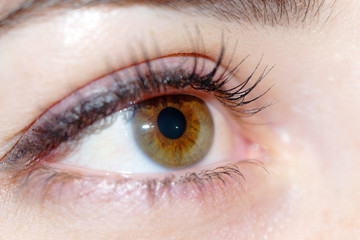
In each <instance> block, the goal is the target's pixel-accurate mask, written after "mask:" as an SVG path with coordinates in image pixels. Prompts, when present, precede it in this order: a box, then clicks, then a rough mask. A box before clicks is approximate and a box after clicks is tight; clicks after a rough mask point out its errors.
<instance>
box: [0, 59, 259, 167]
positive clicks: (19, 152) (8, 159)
mask: <svg viewBox="0 0 360 240" xmlns="http://www.w3.org/2000/svg"><path fill="white" fill-rule="evenodd" d="M220 56H222V55H220ZM195 59H200V58H199V56H196V57H195ZM221 61H222V60H221V57H220V60H219V61H218V63H217V64H218V65H216V66H220V63H221ZM195 63H198V62H197V61H195ZM195 65H196V64H195ZM144 66H145V69H147V65H146V63H145V65H144ZM198 66H200V67H201V64H199V65H198ZM148 70H149V69H148ZM209 72H211V71H209ZM174 74H175V75H176V74H179V72H174ZM189 74H190V75H191V74H193V73H189ZM210 75H211V76H212V77H213V75H215V74H210ZM110 76H111V75H110ZM110 76H109V77H110ZM221 76H224V75H223V74H221V75H220V77H221ZM171 78H172V77H170V79H171ZM108 79H110V80H114V78H111V77H110V78H108ZM115 80H116V79H115ZM205 80H206V79H205ZM258 81H259V80H258ZM97 82H98V80H97V81H95V82H93V83H95V84H96V83H97ZM115 82H116V81H115ZM168 84H169V82H168ZM188 84H191V82H190V83H188ZM90 85H91V84H90ZM170 85H171V84H170ZM87 86H88V85H87ZM87 86H85V88H86V87H87ZM114 86H115V87H118V89H121V88H122V87H124V86H120V88H119V86H118V85H117V84H115V85H114ZM206 86H209V85H206ZM244 86H246V84H245V85H242V87H244ZM125 87H126V86H125ZM182 87H185V86H182ZM83 89H84V88H81V89H80V90H83ZM219 89H222V88H219ZM107 90H108V89H105V91H104V92H106V91H107ZM209 90H210V89H209ZM212 90H213V91H215V90H216V89H212ZM235 90H236V89H235ZM75 93H77V91H76V92H75ZM77 94H78V93H77ZM230 95H231V94H230ZM245 95H247V94H245ZM109 96H110V95H109V94H108V93H107V94H106V95H105V97H109ZM75 97H76V94H75ZM98 97H100V98H102V95H101V94H100V95H98ZM103 97H104V96H103ZM113 97H115V98H116V97H119V96H116V94H114V95H113ZM67 99H68V97H67V98H65V100H67ZM105 100H106V99H105ZM128 100H129V99H128ZM240 100H241V99H240ZM90 103H91V101H90ZM110 104H112V103H111V102H110ZM55 106H57V105H55ZM81 106H82V107H84V106H86V101H85V104H83V105H81ZM55 109H56V108H55ZM113 110H114V109H113ZM55 111H56V110H55ZM72 111H79V110H76V109H73V110H72ZM72 111H70V112H69V111H67V112H65V114H70V115H73V116H74V117H75V118H76V117H79V116H80V115H79V116H76V115H77V113H76V112H72ZM80 111H81V110H80ZM89 113H91V112H89ZM45 114H46V113H45ZM70 115H69V116H70ZM106 115H108V114H106V113H100V114H99V113H96V118H95V119H93V120H92V121H94V122H96V121H97V120H99V119H102V118H104V117H106ZM45 116H46V115H45ZM54 116H55V119H53V120H50V121H49V122H47V120H48V119H46V118H47V117H48V116H47V117H44V116H42V117H40V118H39V120H41V121H42V122H41V121H40V122H39V120H38V121H37V122H35V124H38V125H41V124H42V125H43V127H44V126H45V128H46V126H47V127H48V129H53V128H54V127H55V126H51V125H50V126H48V125H46V124H48V123H50V124H51V122H55V123H56V122H59V121H60V122H61V121H62V120H61V119H66V117H65V116H63V115H61V114H60V115H59V114H58V115H54ZM64 117H65V118H64ZM80 117H81V116H80ZM50 118H51V111H50ZM56 118H57V119H56ZM79 121H80V122H79V123H81V124H85V123H84V122H85V121H83V120H81V119H80V120H79ZM44 124H45V125H44ZM57 126H58V125H57ZM65 127H67V126H65ZM35 130H36V127H35ZM39 130H40V132H39V133H38V138H37V141H40V142H41V141H42V142H41V143H40V145H37V146H38V147H39V149H38V152H39V154H40V153H41V152H42V151H43V150H44V149H43V145H44V144H45V145H48V144H49V146H50V148H52V147H51V144H53V143H51V142H49V141H51V140H52V138H53V137H54V134H56V133H55V132H54V133H52V132H51V131H50V132H48V134H50V135H48V136H43V135H46V134H45V133H46V132H47V131H46V130H45V132H43V130H41V128H40V129H37V130H36V131H39ZM75 130H76V129H75ZM29 131H30V135H26V133H25V135H24V136H23V137H22V138H21V139H20V142H22V145H20V146H18V144H17V145H16V146H15V147H14V149H12V151H10V152H9V153H8V154H7V155H6V156H5V157H4V159H3V160H2V162H3V163H4V162H5V163H7V165H8V166H10V167H11V169H13V168H14V167H15V168H19V165H22V166H23V167H24V166H27V165H29V164H31V163H33V161H34V160H35V159H29V158H31V154H30V153H31V152H34V151H35V152H36V150H34V149H31V151H30V152H29V150H27V148H29V147H32V148H33V147H34V146H32V144H31V141H33V140H32V138H34V135H33V134H36V132H33V131H34V128H33V129H32V128H30V129H29V130H28V131H27V132H29ZM67 131H68V130H67ZM67 133H70V132H67ZM55 137H57V138H64V137H65V139H64V140H66V138H67V137H66V135H65V136H63V137H61V136H55ZM35 139H36V138H35ZM46 142H48V143H47V144H46ZM56 144H57V143H56ZM16 147H17V149H16ZM54 147H56V146H54ZM24 154H25V155H26V156H28V157H24ZM39 157H40V155H38V156H33V158H39ZM22 158H25V162H21V163H19V162H18V161H17V160H19V159H22Z"/></svg>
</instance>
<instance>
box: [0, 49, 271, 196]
mask: <svg viewBox="0 0 360 240" xmlns="http://www.w3.org/2000/svg"><path fill="white" fill-rule="evenodd" d="M224 54H225V47H224V46H222V47H221V50H220V54H219V57H218V58H217V61H216V64H215V66H214V68H213V69H212V70H211V71H210V73H208V74H205V75H199V74H197V73H196V69H197V67H198V63H199V61H198V59H200V58H206V57H204V56H203V55H201V54H200V53H191V54H182V55H174V56H191V57H193V58H194V66H193V71H192V72H191V73H186V72H184V71H181V70H179V69H176V70H175V71H174V70H172V69H166V66H165V69H166V70H165V71H162V72H153V71H152V65H151V64H152V62H151V61H150V60H147V61H145V62H144V63H145V64H146V66H147V73H146V72H143V71H142V69H140V68H138V65H139V63H134V64H133V65H132V67H134V68H135V69H136V75H137V76H136V77H135V79H134V81H125V82H126V83H124V84H121V82H122V81H121V79H119V77H118V75H116V72H115V71H114V73H113V74H111V75H110V76H111V78H112V81H113V82H114V83H115V84H114V88H112V89H108V91H106V92H105V93H100V94H97V95H95V96H91V97H88V98H86V99H85V100H84V99H82V100H81V101H79V102H78V103H76V104H75V105H74V107H72V108H70V109H67V110H65V111H63V112H61V113H55V114H52V113H51V112H50V110H49V111H47V112H45V113H44V114H43V115H42V116H41V117H40V118H39V119H38V121H39V120H40V119H42V118H43V117H44V116H45V114H47V113H50V117H48V118H46V119H45V120H43V121H40V123H37V122H38V121H36V122H35V123H34V124H33V125H32V126H30V127H29V128H28V130H27V131H26V132H29V131H30V130H31V131H30V134H29V135H26V134H24V135H23V136H22V137H21V139H20V140H19V141H18V143H17V144H16V145H15V147H14V148H13V149H12V150H11V151H10V152H9V153H8V154H7V155H5V157H4V158H3V159H2V160H0V163H1V164H2V165H3V167H4V169H5V170H7V169H10V170H13V169H15V171H16V172H19V173H20V172H21V173H24V172H25V173H26V174H19V177H20V175H22V176H23V177H25V178H24V179H23V180H24V181H22V184H21V185H22V186H25V185H27V183H29V182H30V181H31V179H34V177H35V176H36V179H37V180H38V178H39V176H41V175H42V173H43V174H44V175H43V177H45V178H46V179H45V181H43V183H42V184H44V186H49V185H52V184H55V183H56V182H57V180H60V182H61V181H63V180H64V176H66V179H68V180H69V179H77V178H78V177H77V176H76V175H70V174H67V173H60V172H58V171H52V170H51V169H48V168H47V167H46V166H40V167H36V166H37V163H38V162H39V161H40V160H41V159H42V158H44V157H47V156H51V153H52V151H54V150H56V149H57V148H58V147H59V146H60V145H62V144H63V143H71V144H74V143H75V144H76V143H77V142H79V140H80V139H81V138H82V136H84V135H87V134H89V132H91V131H93V130H96V129H99V128H102V127H104V126H106V125H107V121H106V120H107V119H108V117H109V116H110V115H112V114H113V113H114V112H116V111H119V110H121V109H126V108H127V109H130V110H133V108H134V106H136V104H137V103H138V102H139V101H142V100H144V99H142V96H144V95H145V94H149V95H151V96H152V97H154V95H156V94H158V95H159V94H167V92H168V88H171V89H175V90H182V89H186V88H187V87H190V88H191V89H193V90H195V91H199V90H200V91H204V92H206V93H208V94H209V93H211V94H212V95H213V96H214V97H215V98H217V99H218V100H219V101H220V102H221V103H223V104H224V105H225V106H226V107H228V108H229V109H231V110H232V111H233V112H235V113H236V114H250V115H252V114H255V113H257V112H259V111H261V110H262V109H264V108H265V107H267V105H262V106H260V107H258V108H254V109H243V108H241V107H242V106H243V105H246V104H249V103H251V102H253V101H256V100H257V99H259V98H260V97H262V96H263V95H264V94H266V92H267V91H268V90H267V91H265V92H263V93H262V94H260V95H258V96H257V97H254V98H252V99H250V100H246V98H247V96H248V95H249V94H250V93H251V92H252V91H253V90H254V89H255V87H256V86H257V85H258V84H259V83H260V81H261V80H262V79H263V78H264V77H265V76H266V75H267V74H268V73H269V71H270V70H271V69H268V68H267V67H265V68H264V70H263V71H262V73H261V74H260V76H259V77H258V78H257V79H256V81H255V82H254V83H253V84H252V85H251V86H249V87H247V86H248V85H249V83H250V81H251V80H252V78H253V76H254V73H255V72H256V71H257V70H258V67H259V65H260V62H261V60H260V62H259V64H258V65H257V66H256V67H255V69H254V70H253V72H252V73H251V74H250V76H248V77H247V78H246V79H245V80H244V81H243V82H242V83H240V84H239V85H237V86H235V87H232V88H230V89H228V88H226V86H227V83H228V81H229V80H230V79H231V78H232V76H233V75H234V74H235V73H236V72H237V71H238V68H239V67H240V65H241V64H242V63H243V62H244V60H245V59H243V60H242V61H241V62H240V63H239V64H238V65H237V66H235V67H234V68H233V69H231V70H230V71H229V69H230V65H231V61H230V62H229V63H228V64H226V65H225V67H224V71H223V72H221V73H220V75H219V74H218V73H219V71H220V70H219V69H220V66H222V65H223V60H224ZM129 82H131V83H132V84H129ZM65 99H66V98H65ZM60 103H61V102H60ZM129 103H131V104H129ZM110 121H111V118H110ZM86 130H87V131H86ZM66 145H67V146H70V144H66ZM66 150H68V149H66V147H65V151H66ZM244 162H246V161H244ZM252 163H253V162H252ZM40 165H41V164H40ZM40 169H42V171H40ZM35 170H37V171H35ZM51 172H52V173H51ZM45 173H46V174H45ZM233 176H240V179H244V177H243V175H242V173H241V172H240V171H239V169H238V167H237V165H236V164H234V165H228V166H225V167H222V168H216V169H214V170H211V171H203V172H200V173H189V174H186V175H185V176H183V177H181V178H178V179H175V177H174V176H170V177H166V178H165V179H162V180H155V182H154V179H152V180H151V179H150V180H146V181H145V182H143V184H144V185H145V186H147V187H148V188H149V190H151V189H152V188H151V186H153V185H154V184H155V185H157V186H158V187H159V186H162V188H161V189H163V190H164V189H165V188H167V187H169V186H170V185H171V184H183V183H187V182H192V183H193V184H194V185H195V186H196V187H197V188H199V187H201V186H203V185H204V183H205V182H213V180H214V179H215V178H216V179H218V180H220V181H221V182H222V183H223V184H225V181H224V178H226V179H227V178H233ZM19 177H14V179H19ZM93 179H94V180H95V179H96V177H94V178H93ZM174 179H175V180H174ZM117 182H118V181H117ZM170 183H171V184H170ZM47 189H48V187H47ZM157 190H159V189H158V188H157ZM151 191H155V190H154V189H153V190H151ZM150 195H156V193H155V192H153V193H151V194H150Z"/></svg>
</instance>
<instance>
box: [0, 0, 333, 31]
mask: <svg viewBox="0 0 360 240" xmlns="http://www.w3.org/2000/svg"><path fill="white" fill-rule="evenodd" d="M335 2H336V0H25V1H23V3H22V4H20V5H19V6H17V7H16V8H15V9H13V10H12V11H10V12H9V13H7V14H6V15H5V17H4V18H2V19H0V32H2V31H4V30H6V29H10V28H12V27H14V26H16V25H18V24H20V23H22V22H24V21H25V20H27V19H29V18H33V17H36V16H39V15H43V14H44V13H45V15H46V12H47V10H53V9H55V10H56V9H78V8H84V7H94V6H99V5H101V6H117V7H122V6H131V5H137V4H145V5H148V6H155V7H167V8H170V9H173V10H175V11H179V12H185V13H188V14H190V15H194V16H199V14H200V15H204V16H206V17H212V18H217V19H220V20H222V21H227V22H237V23H239V24H240V25H242V26H245V27H247V26H248V25H249V24H250V25H253V26H256V25H263V26H272V27H275V26H304V25H313V24H314V22H315V23H319V20H320V19H324V21H325V22H326V21H328V20H329V18H330V16H331V15H332V13H333V7H334V5H335ZM0 10H1V9H0ZM322 15H325V17H324V16H322Z"/></svg>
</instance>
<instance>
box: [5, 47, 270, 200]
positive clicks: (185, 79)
mask: <svg viewBox="0 0 360 240" xmlns="http://www.w3.org/2000/svg"><path fill="white" fill-rule="evenodd" d="M223 54H224V49H222V50H221V54H220V56H219V58H218V60H217V61H213V60H211V59H208V58H205V57H203V56H200V55H187V56H185V55H181V56H170V57H163V58H158V59H154V60H148V61H146V62H144V63H140V64H133V65H132V66H130V67H126V68H123V69H120V70H116V71H113V72H112V73H111V74H108V75H105V76H104V77H101V78H100V79H97V80H95V81H93V82H91V83H89V84H88V85H86V86H84V87H81V88H80V89H78V90H75V91H74V92H73V93H71V94H70V95H69V96H67V97H65V98H64V99H63V100H61V101H59V102H58V103H56V104H55V105H54V106H52V107H51V108H50V109H48V110H47V111H46V112H45V113H44V114H42V115H41V116H40V117H39V118H38V119H37V120H36V121H35V122H34V123H33V124H32V125H31V126H30V127H29V128H28V129H27V130H26V132H25V133H24V134H23V136H22V137H21V138H20V139H19V141H18V142H17V144H16V145H15V146H14V147H13V149H12V150H11V151H10V152H9V153H8V154H7V155H6V156H5V167H6V165H8V167H9V168H15V169H16V168H18V169H19V168H20V169H22V173H21V174H20V176H22V175H25V179H26V182H27V183H26V184H30V183H31V182H38V181H40V179H42V181H43V183H42V184H45V185H48V186H54V185H56V184H54V182H55V183H58V182H61V183H62V182H63V181H64V179H63V175H62V174H59V172H62V173H64V172H66V173H67V174H69V178H71V174H74V177H73V178H74V179H76V181H85V180H84V179H81V177H80V178H79V175H83V176H84V178H86V177H91V176H97V177H101V176H103V177H105V179H106V177H107V176H106V175H107V174H112V175H113V174H120V175H118V178H120V179H121V178H122V179H123V181H125V180H127V181H126V182H127V184H129V182H128V181H129V179H131V178H136V179H137V180H138V181H139V180H141V181H142V182H144V181H145V182H149V181H158V182H161V183H162V182H163V181H164V179H167V180H169V179H172V180H171V181H172V185H169V186H166V187H169V188H170V186H171V187H174V188H176V187H177V185H182V186H181V187H183V185H185V184H189V183H191V184H192V185H191V187H194V185H195V186H196V185H198V184H203V182H202V181H203V180H204V181H205V180H206V181H213V182H214V184H219V183H221V184H225V181H226V180H227V179H226V178H229V177H230V178H233V180H234V179H236V178H237V181H239V180H244V179H243V178H244V176H243V175H242V173H241V170H239V167H238V164H239V162H252V163H254V164H255V162H256V161H258V162H259V163H258V164H260V163H261V159H251V157H254V149H252V146H253V145H255V143H254V142H253V140H252V139H250V136H249V134H248V133H247V132H246V131H245V130H244V129H241V125H245V123H241V124H239V123H240V121H241V120H242V119H244V118H245V117H247V118H249V117H251V115H253V114H255V113H256V112H258V111H260V110H261V109H262V108H264V106H265V104H263V105H258V106H259V107H258V108H251V107H249V106H247V105H249V104H250V103H252V102H255V101H257V100H258V99H260V98H261V96H262V95H263V94H264V93H262V94H259V95H253V94H252V91H253V90H254V89H255V87H256V85H257V84H259V83H260V81H261V80H262V78H263V77H264V76H265V74H267V73H268V71H267V70H266V69H265V70H263V72H262V74H260V75H258V77H257V79H256V80H253V79H252V78H253V74H254V73H255V72H256V70H257V69H256V68H257V67H256V68H255V70H254V72H253V73H252V74H251V75H250V76H248V77H246V78H244V79H243V80H242V81H240V80H236V82H239V84H238V85H234V84H233V82H234V79H233V78H235V76H234V75H233V74H234V73H236V71H237V69H238V68H239V67H240V66H241V64H238V65H237V66H236V67H235V68H233V69H230V68H229V67H226V66H222V64H223ZM230 82H232V85H230ZM251 95H252V96H251ZM234 133H235V134H234ZM259 151H260V150H257V152H259ZM255 152H256V151H255ZM251 155H252V156H251ZM44 169H52V171H53V172H51V171H50V172H49V171H44ZM213 169H216V170H213ZM219 169H220V171H219ZM139 174H140V175H139ZM149 174H150V175H149ZM156 174H157V176H156ZM233 175H234V176H233ZM194 176H197V178H194ZM22 178H24V177H23V176H22ZM57 181H58V182H57ZM169 181H170V180H169ZM192 181H193V182H192ZM216 181H218V183H216ZM40 182H41V181H40ZM68 182H70V181H68ZM135 182H136V181H135ZM186 182H187V183H186ZM62 185H63V186H62V187H63V188H66V187H67V184H64V183H62ZM119 185H121V184H120V183H119ZM210 185H211V184H210ZM57 187H58V186H57ZM189 188H190V187H189ZM170 190H171V189H170ZM46 191H49V188H48V187H47V188H46ZM153 191H155V190H153ZM46 193H47V192H46ZM46 193H44V194H46ZM156 194H158V193H157V192H153V193H152V195H156Z"/></svg>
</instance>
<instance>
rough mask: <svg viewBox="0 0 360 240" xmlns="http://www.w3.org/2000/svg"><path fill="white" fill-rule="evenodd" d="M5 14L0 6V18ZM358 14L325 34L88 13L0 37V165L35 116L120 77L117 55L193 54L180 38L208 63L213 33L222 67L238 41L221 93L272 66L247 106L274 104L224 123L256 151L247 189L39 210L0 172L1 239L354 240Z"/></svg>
mask: <svg viewBox="0 0 360 240" xmlns="http://www.w3.org/2000/svg"><path fill="white" fill-rule="evenodd" d="M10 2H11V1H10V0H9V1H7V0H1V1H0V8H1V7H3V8H5V7H6V4H7V3H10ZM359 9H360V2H359V1H355V0H343V1H338V3H337V5H336V6H335V7H334V12H333V14H332V17H331V18H330V19H329V20H326V19H321V20H323V21H319V22H322V23H324V24H318V25H317V24H313V25H311V24H309V25H306V26H304V27H299V26H298V27H290V26H289V27H287V26H283V27H280V26H279V27H271V26H256V25H255V26H248V27H247V28H245V27H241V26H239V25H238V24H236V23H235V22H224V21H221V20H219V19H216V18H211V17H205V16H189V15H187V14H186V13H180V12H177V11H174V10H169V9H163V8H150V7H147V6H140V5H132V6H131V7H127V8H107V7H94V8H88V9H82V10H69V11H65V12H62V13H61V14H57V13H54V14H48V15H47V16H46V17H43V18H40V19H39V18H35V19H29V20H26V22H25V23H23V24H21V25H20V26H18V27H16V28H13V29H11V30H10V31H7V32H5V33H3V34H2V36H1V38H0V116H2V117H1V118H0V157H1V156H4V155H5V154H6V153H7V152H8V151H9V150H10V149H11V147H12V146H13V145H14V141H16V139H18V137H17V136H18V135H16V134H17V133H19V132H20V131H21V130H22V129H24V128H25V127H27V126H28V125H29V124H31V123H32V122H33V121H34V120H36V119H37V117H39V115H40V114H42V113H43V112H44V111H45V110H46V109H48V108H49V107H51V106H52V105H53V104H54V103H56V102H57V101H59V100H61V99H63V98H65V97H66V96H67V95H68V94H69V93H71V92H72V91H74V90H76V89H78V88H80V87H82V86H84V85H85V84H87V83H89V82H90V81H93V80H95V79H97V78H99V77H101V76H103V75H106V74H108V73H109V62H110V63H111V64H110V65H111V66H112V68H114V69H120V68H123V67H127V66H130V65H131V64H132V63H133V60H132V58H131V55H130V54H129V50H128V49H129V44H130V45H131V44H134V45H135V46H134V45H132V46H133V49H132V54H134V55H136V56H137V58H138V59H139V60H140V61H141V60H144V59H141V58H143V55H142V52H141V48H137V46H139V45H141V46H144V48H145V49H146V50H147V52H148V55H149V59H152V58H156V57H160V56H167V55H171V54H176V53H188V52H192V50H193V49H194V44H193V43H191V40H193V42H195V43H199V42H201V41H203V42H204V43H203V45H204V47H203V48H202V49H200V50H201V51H202V53H203V54H204V55H206V56H209V57H210V58H213V59H216V58H217V56H218V53H219V49H220V46H221V43H222V33H224V34H223V35H224V39H225V42H226V44H225V46H226V47H227V49H228V51H227V52H226V54H225V59H226V60H229V59H230V58H231V56H232V52H233V51H232V49H234V46H235V45H236V42H237V48H236V50H235V52H236V54H234V55H233V61H232V66H235V65H236V64H237V63H239V62H240V61H241V60H242V59H243V58H244V57H246V56H248V55H249V57H248V58H247V60H246V61H245V63H244V64H242V65H241V70H240V71H239V72H238V73H237V74H236V78H234V80H232V81H235V82H234V83H232V84H236V81H238V83H239V82H241V81H242V80H244V79H245V78H246V76H248V75H249V73H251V72H252V71H253V69H254V67H255V66H256V65H257V64H258V62H259V59H260V58H261V57H262V56H263V59H262V61H261V64H260V67H259V68H260V69H264V67H265V66H267V65H268V66H274V68H273V69H272V70H271V72H270V73H269V75H268V76H267V77H266V78H265V79H264V80H263V81H262V83H261V85H260V86H259V87H258V88H256V90H255V91H254V92H253V93H252V94H253V96H256V95H259V94H261V93H262V92H264V91H266V90H267V89H268V88H269V87H271V86H272V88H271V90H270V91H269V92H268V93H267V94H266V95H265V96H264V97H263V98H261V100H260V101H258V102H256V103H254V104H255V106H256V105H257V106H260V105H262V104H265V103H269V102H271V103H273V104H272V105H271V106H270V107H268V108H267V109H265V110H264V111H262V112H260V113H259V114H257V115H254V116H253V117H251V118H248V119H246V121H243V120H241V119H234V120H233V121H234V122H236V124H238V125H239V128H240V129H244V130H243V131H240V132H239V133H238V132H236V134H242V135H244V137H246V138H248V139H250V140H251V142H253V143H255V144H257V145H258V146H260V148H261V149H262V151H255V150H254V152H255V153H253V154H254V155H255V156H259V158H260V159H261V160H263V162H264V167H265V168H266V170H267V172H268V173H266V172H265V171H264V170H263V169H261V168H256V167H251V166H246V165H244V167H243V169H242V170H243V171H244V175H245V176H246V179H247V180H246V182H247V183H246V185H247V190H244V189H242V188H241V186H240V185H237V186H233V185H232V186H231V187H230V188H227V187H225V188H224V191H223V192H221V191H220V192H219V191H218V192H216V191H215V192H214V194H213V195H211V194H210V195H211V196H210V195H206V194H205V197H203V198H199V199H198V198H191V197H187V196H184V197H179V198H176V199H172V200H171V201H170V200H169V201H167V200H165V201H162V202H161V203H155V204H153V205H151V206H150V205H149V204H143V203H142V202H140V203H124V202H123V201H122V200H121V199H120V200H119V199H114V198H112V197H108V198H106V199H99V198H96V197H94V198H92V197H91V196H89V197H87V198H83V199H81V200H75V199H74V198H71V197H68V198H67V197H66V196H65V197H64V198H61V199H48V200H46V201H45V202H44V201H40V200H39V199H37V198H36V197H32V196H33V195H31V197H26V195H22V194H20V195H17V194H16V193H17V190H18V189H19V186H18V185H17V184H16V183H14V182H12V179H11V177H10V176H11V174H9V173H8V172H6V171H0V179H1V183H0V232H1V236H0V239H54V240H56V239H356V238H357V237H358V235H359V232H360V230H359V229H360V220H359V212H360V207H359V204H358V202H359V200H360V174H358V172H359V171H360V161H359V158H360V135H359V134H358V133H359V132H360V125H359V124H358V123H359V122H360V114H359V111H357V109H360V95H359V91H360V84H359V79H360V71H359V69H360V45H359V44H358V43H359V42H360V31H358V26H360V25H359V24H360V16H359V14H358V10H359ZM324 17H326V15H324ZM122 22H126V25H121V26H120V27H119V23H122ZM185 25H187V26H188V28H185V27H184V26H185ZM197 28H198V29H200V31H201V35H200V36H201V38H202V40H199V34H197V32H196V31H197V30H196V29H197ZM189 34H190V35H191V36H192V37H189ZM124 36H125V37H124ZM189 39H190V40H189ZM134 42H135V43H134ZM154 42H156V45H157V46H159V47H160V48H161V54H159V52H158V51H156V49H155V48H154ZM138 43H139V44H138ZM137 44H138V45H137ZM34 55H36V57H34ZM159 55H160V56H159ZM123 56H124V57H123ZM104 59H106V60H104ZM225 62H226V61H225ZM260 73H261V71H258V72H257V73H256V75H257V76H259V74H260ZM244 76H245V77H244ZM249 123H250V124H249ZM234 134H235V133H234ZM14 136H15V138H14ZM217 147H219V148H221V146H217ZM251 154H252V153H250V155H251ZM251 156H252V155H251ZM225 160H229V159H225ZM85 171H86V170H85ZM33 191H35V192H36V191H37V189H36V188H34V190H33Z"/></svg>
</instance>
